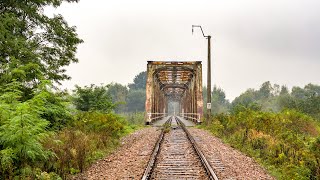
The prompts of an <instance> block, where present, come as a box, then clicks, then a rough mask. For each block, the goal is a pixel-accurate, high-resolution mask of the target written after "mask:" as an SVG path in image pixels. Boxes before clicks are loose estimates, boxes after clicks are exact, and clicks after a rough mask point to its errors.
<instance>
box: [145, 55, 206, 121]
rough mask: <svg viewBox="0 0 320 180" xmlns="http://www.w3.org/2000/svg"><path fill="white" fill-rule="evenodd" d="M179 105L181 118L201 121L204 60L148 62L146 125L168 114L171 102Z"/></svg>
mask: <svg viewBox="0 0 320 180" xmlns="http://www.w3.org/2000/svg"><path fill="white" fill-rule="evenodd" d="M169 101H176V102H179V104H180V109H179V115H180V116H183V117H185V118H187V119H190V120H193V121H197V122H200V120H201V117H202V113H203V99H202V65H201V61H190V62H176V61H174V62H169V61H148V65H147V85H146V104H145V107H146V117H145V121H146V124H150V123H151V122H152V121H154V120H157V119H160V118H162V117H164V116H166V114H167V113H168V102H169Z"/></svg>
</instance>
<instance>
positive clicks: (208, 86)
mask: <svg viewBox="0 0 320 180" xmlns="http://www.w3.org/2000/svg"><path fill="white" fill-rule="evenodd" d="M207 39H208V74H207V106H210V108H208V107H207V121H208V124H209V123H210V118H211V36H208V37H207ZM208 103H210V105H208Z"/></svg>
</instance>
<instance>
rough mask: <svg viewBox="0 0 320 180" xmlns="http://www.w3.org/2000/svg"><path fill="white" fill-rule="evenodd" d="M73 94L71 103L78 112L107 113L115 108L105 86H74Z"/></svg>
mask: <svg viewBox="0 0 320 180" xmlns="http://www.w3.org/2000/svg"><path fill="white" fill-rule="evenodd" d="M74 93H75V94H74V98H73V102H74V105H75V106H76V108H77V109H78V110H81V111H99V112H104V113H109V112H111V111H112V110H113V109H114V108H115V105H114V104H113V103H112V99H111V96H110V95H109V94H108V91H107V87H106V86H96V85H94V84H91V85H90V86H85V87H83V88H82V87H79V86H76V89H75V90H74Z"/></svg>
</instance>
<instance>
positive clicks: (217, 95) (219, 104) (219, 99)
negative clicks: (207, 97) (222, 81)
mask: <svg viewBox="0 0 320 180" xmlns="http://www.w3.org/2000/svg"><path fill="white" fill-rule="evenodd" d="M229 106H230V103H229V101H228V100H227V99H226V94H225V92H224V91H223V90H222V89H221V88H218V87H216V86H214V87H213V90H212V95H211V109H212V110H211V112H212V113H213V114H218V113H227V112H228V111H229V108H230V107H229Z"/></svg>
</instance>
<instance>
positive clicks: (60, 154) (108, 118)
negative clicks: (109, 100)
mask: <svg viewBox="0 0 320 180" xmlns="http://www.w3.org/2000/svg"><path fill="white" fill-rule="evenodd" d="M126 125H127V122H126V121H125V120H124V119H123V118H121V117H119V116H117V115H114V114H103V113H100V112H80V113H79V114H77V116H76V118H75V121H74V122H73V123H72V124H71V126H70V127H68V128H65V129H63V130H62V131H60V132H59V133H57V135H56V136H52V137H51V138H49V139H47V141H46V142H45V146H46V148H47V149H52V151H53V152H54V153H55V155H56V156H55V157H52V158H51V159H50V162H51V163H50V166H49V167H47V170H50V169H54V170H55V172H56V173H58V174H59V175H60V176H61V177H63V178H67V176H68V174H74V173H76V172H78V171H79V172H82V171H83V170H84V168H85V167H87V166H88V165H89V164H90V163H92V162H93V161H95V160H97V158H101V157H102V156H103V155H105V154H106V153H108V152H110V151H111V150H112V149H113V148H114V147H115V146H116V145H117V143H118V140H119V138H120V137H121V136H122V135H123V134H124V133H125V126H126Z"/></svg>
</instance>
